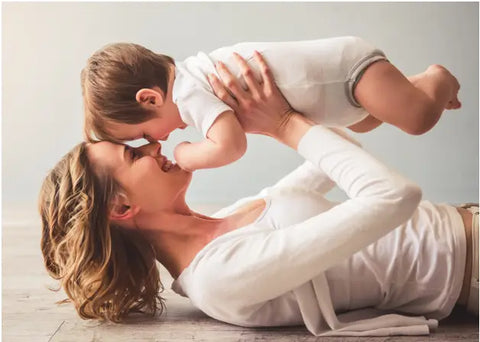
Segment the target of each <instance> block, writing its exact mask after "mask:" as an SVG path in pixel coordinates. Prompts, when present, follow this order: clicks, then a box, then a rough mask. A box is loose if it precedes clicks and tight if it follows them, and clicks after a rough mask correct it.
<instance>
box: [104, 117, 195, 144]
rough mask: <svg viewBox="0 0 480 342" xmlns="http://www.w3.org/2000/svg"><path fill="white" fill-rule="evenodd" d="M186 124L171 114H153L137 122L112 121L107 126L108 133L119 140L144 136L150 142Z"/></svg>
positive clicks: (129, 139)
mask: <svg viewBox="0 0 480 342" xmlns="http://www.w3.org/2000/svg"><path fill="white" fill-rule="evenodd" d="M185 127H186V125H185V124H184V123H183V122H182V121H181V120H180V121H179V120H177V119H176V118H175V117H174V116H173V115H162V116H161V117H159V116H155V117H154V118H152V119H150V120H148V121H145V122H142V123H139V124H126V123H118V122H113V123H111V124H110V127H109V128H108V130H109V133H110V134H111V135H112V136H113V137H115V138H116V139H118V140H120V141H132V140H137V139H141V138H144V139H146V140H148V141H150V142H154V141H158V140H167V138H168V135H169V134H170V133H171V132H172V131H173V130H175V129H177V128H182V129H183V128H185Z"/></svg>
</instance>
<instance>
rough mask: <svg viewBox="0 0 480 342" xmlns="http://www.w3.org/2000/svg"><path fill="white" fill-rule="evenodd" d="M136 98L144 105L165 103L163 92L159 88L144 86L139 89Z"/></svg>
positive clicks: (157, 105) (156, 105)
mask: <svg viewBox="0 0 480 342" xmlns="http://www.w3.org/2000/svg"><path fill="white" fill-rule="evenodd" d="M135 99H136V100H137V102H138V103H140V104H142V105H144V106H155V107H160V106H162V105H163V103H164V98H163V92H162V91H161V90H160V89H159V88H156V89H152V88H142V89H140V90H139V91H137V94H136V95H135Z"/></svg>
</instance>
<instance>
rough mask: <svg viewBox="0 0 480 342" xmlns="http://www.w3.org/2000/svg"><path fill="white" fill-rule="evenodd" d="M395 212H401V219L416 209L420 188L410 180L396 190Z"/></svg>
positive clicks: (419, 197) (419, 199)
mask: <svg viewBox="0 0 480 342" xmlns="http://www.w3.org/2000/svg"><path fill="white" fill-rule="evenodd" d="M397 198H398V202H397V205H396V207H397V208H396V209H395V211H396V212H399V213H402V214H403V215H401V216H403V219H405V220H406V219H408V218H409V217H410V216H412V214H413V212H414V211H415V210H416V209H417V207H418V204H419V203H420V201H421V200H422V189H421V188H420V187H419V186H418V185H416V184H414V183H411V182H408V183H406V184H405V185H404V186H403V187H402V188H401V190H400V191H399V192H398V197H397Z"/></svg>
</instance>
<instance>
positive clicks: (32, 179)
mask: <svg viewBox="0 0 480 342" xmlns="http://www.w3.org/2000/svg"><path fill="white" fill-rule="evenodd" d="M2 29H3V30H2V32H3V46H2V48H3V55H2V57H3V58H2V60H3V103H2V112H3V113H2V119H3V124H2V137H3V151H2V152H3V179H2V181H3V188H2V191H3V202H4V213H3V214H4V217H9V216H10V215H12V213H13V211H11V210H10V208H13V207H14V206H22V207H28V208H35V203H36V197H37V193H38V190H39V187H40V184H41V181H42V178H43V177H44V176H45V174H46V172H47V170H48V169H49V168H51V167H52V166H53V165H54V163H56V162H57V160H58V159H59V158H60V157H61V156H62V155H63V154H64V153H66V152H67V151H68V150H69V149H70V148H71V147H72V146H73V145H74V144H75V143H77V142H79V141H80V140H81V138H82V133H81V127H82V102H81V92H80V80H79V76H80V70H81V68H82V67H83V66H84V64H85V61H86V59H87V58H88V56H89V55H90V54H91V53H93V52H94V51H95V50H96V49H98V48H100V47H101V46H103V45H105V44H107V43H110V42H116V41H130V42H136V43H139V44H143V45H145V46H147V47H148V48H150V49H152V50H154V51H157V52H163V53H166V54H169V55H171V56H173V57H174V58H176V59H183V58H185V57H187V56H188V55H190V54H193V53H195V52H197V51H198V50H204V51H209V50H212V49H214V48H217V47H220V46H224V45H229V44H233V43H236V42H240V41H254V40H256V41H282V40H301V39H314V38H324V37H330V36H339V35H347V34H348V35H350V34H351V35H358V36H362V37H364V38H366V39H368V40H370V41H371V42H373V43H374V44H376V45H377V46H378V47H380V48H382V49H383V50H384V51H385V52H386V53H387V55H388V57H389V59H390V60H391V62H392V63H394V64H395V65H396V66H397V67H398V68H399V69H400V70H402V71H403V72H404V73H406V74H414V73H417V72H421V71H422V70H423V69H425V68H426V67H427V66H428V65H429V64H433V63H439V64H443V65H445V66H447V67H448V68H450V69H451V71H452V72H453V73H454V74H455V75H456V76H457V77H458V79H459V81H460V83H461V86H462V88H461V92H460V99H461V100H462V102H463V107H462V109H461V110H458V111H452V112H446V113H445V114H444V116H443V117H442V119H441V121H440V122H439V124H438V125H437V126H436V127H435V128H434V129H433V130H432V131H430V132H429V133H427V134H425V135H423V136H419V137H414V136H408V135H406V134H405V133H402V132H400V131H399V130H397V129H395V128H393V127H388V126H386V125H384V126H382V127H380V128H379V129H377V130H375V131H373V132H371V133H368V134H364V135H358V136H357V137H359V139H360V140H361V141H362V142H363V143H364V145H365V146H366V148H367V149H369V150H370V151H372V153H373V154H375V155H376V156H378V157H379V158H380V159H382V160H384V161H385V162H386V163H387V164H388V165H391V166H392V167H394V168H396V169H398V170H400V171H401V172H402V173H404V174H406V175H407V176H409V177H410V178H411V179H413V180H414V181H416V182H417V183H418V184H420V185H421V186H422V188H423V189H424V197H425V198H428V199H432V200H435V201H442V202H451V203H455V202H461V201H474V200H477V198H478V156H479V155H478V117H479V107H478V75H479V71H478V3H3V27H2ZM198 137H199V135H198V134H196V133H195V132H193V130H190V131H188V130H187V131H186V132H178V133H176V134H174V135H173V136H172V139H171V141H169V142H168V143H167V144H166V147H165V149H166V150H167V151H171V150H172V146H174V144H175V143H177V142H179V141H182V140H188V139H196V138H198ZM170 153H171V152H170ZM299 162H300V158H299V157H298V156H297V155H296V154H295V153H293V152H292V151H289V150H287V149H286V148H285V147H283V146H280V145H279V144H278V143H276V142H274V141H272V140H269V139H268V138H265V137H258V136H251V137H249V150H248V152H247V154H246V155H245V156H244V157H243V158H242V159H241V160H240V161H238V162H236V163H235V164H233V165H230V166H227V167H224V168H221V169H216V170H208V171H199V172H197V173H196V175H195V176H194V181H193V183H192V186H191V188H190V192H189V193H188V198H189V200H190V201H191V202H193V203H199V202H203V203H218V202H225V201H227V202H229V201H233V200H234V199H236V198H238V197H240V196H244V195H249V194H252V193H254V192H256V191H257V190H259V189H260V188H261V187H262V186H264V185H267V184H271V183H272V182H274V181H276V180H277V179H279V178H280V177H281V176H282V175H283V174H285V173H286V172H288V171H289V170H291V169H293V168H294V167H295V166H296V165H297V164H298V163H299ZM32 210H33V209H32Z"/></svg>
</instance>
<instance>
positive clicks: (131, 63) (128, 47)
mask: <svg viewBox="0 0 480 342" xmlns="http://www.w3.org/2000/svg"><path fill="white" fill-rule="evenodd" d="M172 64H175V61H174V60H173V58H171V57H169V56H166V55H162V54H158V53H155V52H153V51H151V50H149V49H147V48H145V47H143V46H141V45H138V44H133V43H115V44H110V45H107V46H105V47H103V48H101V49H100V50H98V51H96V52H95V53H94V54H93V55H92V56H91V57H90V58H89V59H88V61H87V65H86V66H85V68H84V69H83V70H82V72H81V74H80V77H81V85H82V94H83V103H84V109H85V126H84V131H85V136H86V137H87V139H88V140H90V141H93V140H96V139H100V140H110V141H113V142H118V141H117V140H116V139H115V138H114V137H113V136H112V135H111V134H109V132H108V130H107V129H106V127H107V125H108V124H109V123H110V122H117V123H127V124H137V123H142V122H145V121H147V120H149V119H151V118H152V117H153V113H152V112H150V111H148V110H147V109H145V108H144V107H142V106H141V105H140V103H138V102H137V100H136V93H137V91H138V90H140V89H142V88H153V87H155V86H157V87H159V88H160V89H161V90H162V91H163V92H164V94H167V89H168V81H169V72H170V66H171V65H172ZM92 134H94V135H95V138H94V137H93V135H92Z"/></svg>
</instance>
